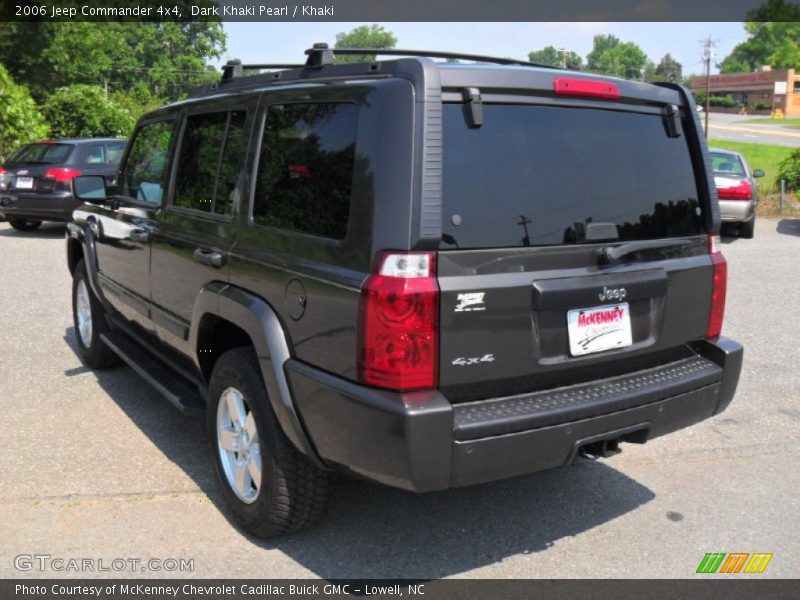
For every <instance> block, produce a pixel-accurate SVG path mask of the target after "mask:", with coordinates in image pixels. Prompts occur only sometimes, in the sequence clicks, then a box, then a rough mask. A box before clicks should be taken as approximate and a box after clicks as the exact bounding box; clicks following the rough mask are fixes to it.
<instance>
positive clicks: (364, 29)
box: [334, 25, 397, 63]
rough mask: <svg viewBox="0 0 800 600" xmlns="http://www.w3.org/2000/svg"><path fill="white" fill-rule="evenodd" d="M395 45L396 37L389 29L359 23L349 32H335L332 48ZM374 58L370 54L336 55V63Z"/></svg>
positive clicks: (386, 47) (392, 46)
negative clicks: (334, 42)
mask: <svg viewBox="0 0 800 600" xmlns="http://www.w3.org/2000/svg"><path fill="white" fill-rule="evenodd" d="M396 45H397V38H396V37H395V35H394V34H393V33H392V32H391V31H387V30H386V29H384V28H383V27H382V26H381V25H359V26H358V27H356V28H355V29H353V30H351V31H350V32H344V31H343V32H341V33H337V34H336V44H335V45H334V48H383V49H390V48H394V47H395V46H396ZM373 60H375V55H372V56H337V57H336V62H338V63H351V62H363V61H366V62H369V61H373Z"/></svg>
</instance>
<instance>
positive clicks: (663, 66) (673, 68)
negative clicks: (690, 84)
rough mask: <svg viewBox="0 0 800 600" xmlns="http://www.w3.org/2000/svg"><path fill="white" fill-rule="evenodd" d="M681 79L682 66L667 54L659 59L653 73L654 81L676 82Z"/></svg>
mask: <svg viewBox="0 0 800 600" xmlns="http://www.w3.org/2000/svg"><path fill="white" fill-rule="evenodd" d="M682 79H683V66H682V65H681V63H679V62H678V61H677V60H675V59H674V58H672V55H671V54H670V53H669V52H667V53H666V54H665V55H664V56H662V57H661V60H660V61H659V63H658V65H657V66H656V68H655V71H654V77H653V80H654V81H676V82H680V81H681V80H682Z"/></svg>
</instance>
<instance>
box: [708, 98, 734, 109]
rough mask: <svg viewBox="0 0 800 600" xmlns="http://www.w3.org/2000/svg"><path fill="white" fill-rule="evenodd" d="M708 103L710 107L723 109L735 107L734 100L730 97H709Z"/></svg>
mask: <svg viewBox="0 0 800 600" xmlns="http://www.w3.org/2000/svg"><path fill="white" fill-rule="evenodd" d="M709 103H710V104H711V106H721V107H724V108H733V107H734V106H736V100H734V99H733V98H731V97H730V96H711V99H710V102H709Z"/></svg>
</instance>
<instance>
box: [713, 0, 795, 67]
mask: <svg viewBox="0 0 800 600" xmlns="http://www.w3.org/2000/svg"><path fill="white" fill-rule="evenodd" d="M747 17H748V19H749V20H748V22H747V23H745V24H744V28H745V31H746V32H747V35H748V38H747V40H745V41H744V42H742V43H741V44H738V45H737V46H736V47H735V48H734V49H733V51H732V52H731V53H730V54H729V55H728V56H726V57H725V59H724V60H723V61H722V62H721V63H720V65H719V67H720V70H721V71H722V72H723V73H741V72H750V71H755V70H756V69H758V68H759V67H761V66H762V65H769V66H771V67H773V68H775V69H793V68H795V67H797V65H800V6H798V5H795V4H789V3H787V2H786V1H785V0H769V1H768V2H766V3H765V4H763V5H762V6H760V7H759V8H756V9H754V10H751V11H750V12H748V13H747Z"/></svg>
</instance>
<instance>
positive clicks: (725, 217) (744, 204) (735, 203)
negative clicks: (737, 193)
mask: <svg viewBox="0 0 800 600" xmlns="http://www.w3.org/2000/svg"><path fill="white" fill-rule="evenodd" d="M755 212H756V203H755V202H753V201H752V200H720V201H719V214H720V218H721V219H722V221H723V222H726V223H730V222H735V223H743V222H745V221H749V220H750V219H752V218H753V216H754V215H755Z"/></svg>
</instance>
